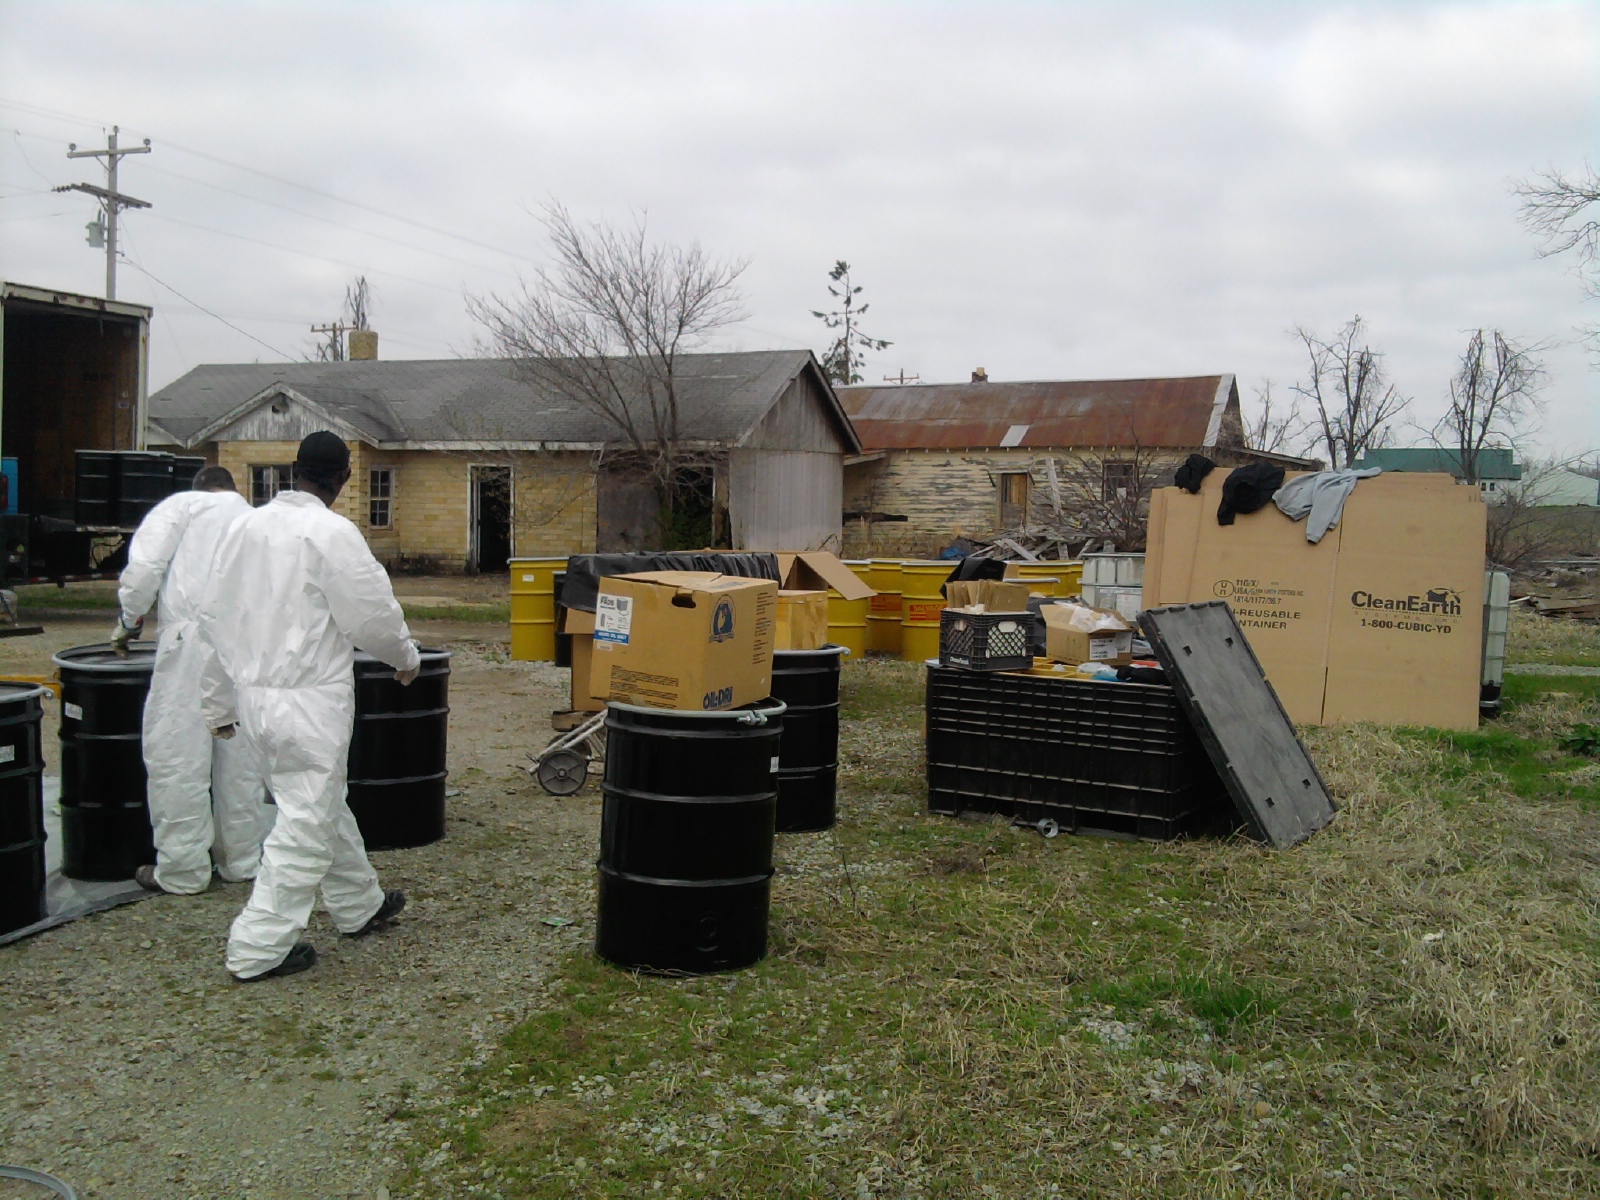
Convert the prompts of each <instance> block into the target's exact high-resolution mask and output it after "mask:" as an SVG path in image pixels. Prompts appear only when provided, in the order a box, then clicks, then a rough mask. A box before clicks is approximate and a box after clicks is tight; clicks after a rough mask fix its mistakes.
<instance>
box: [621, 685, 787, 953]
mask: <svg viewBox="0 0 1600 1200" xmlns="http://www.w3.org/2000/svg"><path fill="white" fill-rule="evenodd" d="M783 713H784V706H783V704H782V703H781V702H779V701H775V700H766V701H763V702H762V703H760V704H754V705H747V706H746V707H744V708H742V709H730V710H725V711H721V712H680V711H677V710H674V709H664V708H642V707H639V706H637V705H632V704H617V703H613V704H611V705H609V706H608V708H607V711H606V722H605V724H606V770H605V779H604V782H603V783H602V785H601V793H602V801H601V805H602V806H601V810H600V861H599V863H598V876H599V879H598V888H599V898H598V915H597V923H596V929H595V952H596V953H597V954H599V955H600V957H601V958H604V959H607V960H608V961H610V962H613V963H616V964H617V965H618V966H623V967H628V968H631V969H634V970H642V971H658V972H665V973H673V974H691V975H701V974H706V973H709V972H713V971H731V970H737V969H739V968H741V967H748V966H751V965H753V964H754V963H757V962H760V961H761V959H762V958H763V957H765V955H766V953H767V912H768V907H769V904H770V901H771V891H772V844H773V831H774V825H775V822H776V819H777V803H778V786H777V784H778V778H777V776H778V750H779V746H780V744H781V743H782V740H783Z"/></svg>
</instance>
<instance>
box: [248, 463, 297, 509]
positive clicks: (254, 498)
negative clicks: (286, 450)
mask: <svg viewBox="0 0 1600 1200" xmlns="http://www.w3.org/2000/svg"><path fill="white" fill-rule="evenodd" d="M249 470H250V503H251V504H252V505H254V506H255V507H256V508H260V507H261V506H262V505H263V504H270V503H271V502H272V498H273V497H274V496H276V495H277V494H278V493H279V492H287V491H288V490H289V489H290V488H292V487H294V464H293V463H251V464H250V468H249ZM267 471H271V472H272V477H271V480H270V482H269V481H268V478H267V476H266V475H265V474H264V472H267Z"/></svg>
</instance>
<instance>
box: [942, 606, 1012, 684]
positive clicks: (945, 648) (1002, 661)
mask: <svg viewBox="0 0 1600 1200" xmlns="http://www.w3.org/2000/svg"><path fill="white" fill-rule="evenodd" d="M1032 628H1033V614H1032V613H1026V612H1020V613H992V612H981V613H974V612H961V611H960V610H958V609H951V608H947V609H945V610H944V611H943V612H942V613H940V614H939V665H940V666H943V667H960V668H962V669H963V670H966V671H1025V670H1027V669H1028V668H1029V667H1031V666H1032V665H1033V650H1032V648H1031V647H1030V646H1029V645H1028V634H1029V632H1030V631H1031V630H1032Z"/></svg>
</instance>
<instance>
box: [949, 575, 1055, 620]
mask: <svg viewBox="0 0 1600 1200" xmlns="http://www.w3.org/2000/svg"><path fill="white" fill-rule="evenodd" d="M1031 595H1033V593H1032V592H1031V591H1029V590H1028V585H1027V584H1026V583H1015V582H1011V581H1007V580H1000V579H965V580H959V581H957V582H955V583H947V584H945V585H944V606H945V607H946V608H977V607H978V606H980V605H981V606H982V610H983V611H984V612H1005V613H1025V612H1027V611H1028V597H1029V596H1031Z"/></svg>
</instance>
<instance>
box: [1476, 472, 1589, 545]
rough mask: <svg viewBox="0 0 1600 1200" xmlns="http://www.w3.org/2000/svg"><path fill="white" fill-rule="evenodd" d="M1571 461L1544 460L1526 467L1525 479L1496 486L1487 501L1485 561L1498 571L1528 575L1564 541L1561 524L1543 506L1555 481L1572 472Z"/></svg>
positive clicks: (1523, 477)
mask: <svg viewBox="0 0 1600 1200" xmlns="http://www.w3.org/2000/svg"><path fill="white" fill-rule="evenodd" d="M1572 465H1573V464H1572V462H1571V461H1563V460H1558V459H1553V458H1552V459H1544V460H1541V461H1538V462H1531V463H1526V464H1524V465H1523V468H1522V478H1520V479H1516V480H1510V481H1506V482H1503V483H1500V484H1497V486H1496V489H1495V491H1494V492H1493V493H1492V494H1491V495H1487V496H1485V497H1484V499H1485V500H1487V501H1488V507H1489V514H1488V516H1489V527H1488V533H1487V541H1486V544H1485V546H1484V553H1485V557H1487V558H1488V560H1489V562H1490V563H1491V564H1493V565H1494V566H1496V567H1499V568H1502V569H1504V570H1508V571H1513V572H1516V571H1526V570H1527V569H1528V568H1529V567H1530V566H1531V565H1532V564H1533V563H1535V562H1537V561H1538V560H1539V559H1542V558H1550V557H1552V556H1553V555H1554V554H1555V553H1556V551H1557V550H1558V548H1559V547H1560V544H1561V542H1562V540H1563V537H1564V531H1563V529H1562V527H1561V522H1560V521H1559V520H1558V519H1556V515H1555V514H1554V513H1552V511H1551V510H1550V508H1549V507H1548V506H1547V505H1546V504H1545V503H1544V500H1545V493H1546V491H1547V489H1548V488H1549V485H1550V484H1551V482H1552V481H1553V480H1554V478H1555V477H1556V476H1558V475H1560V474H1562V473H1563V472H1565V471H1567V470H1570V469H1571V467H1572Z"/></svg>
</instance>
